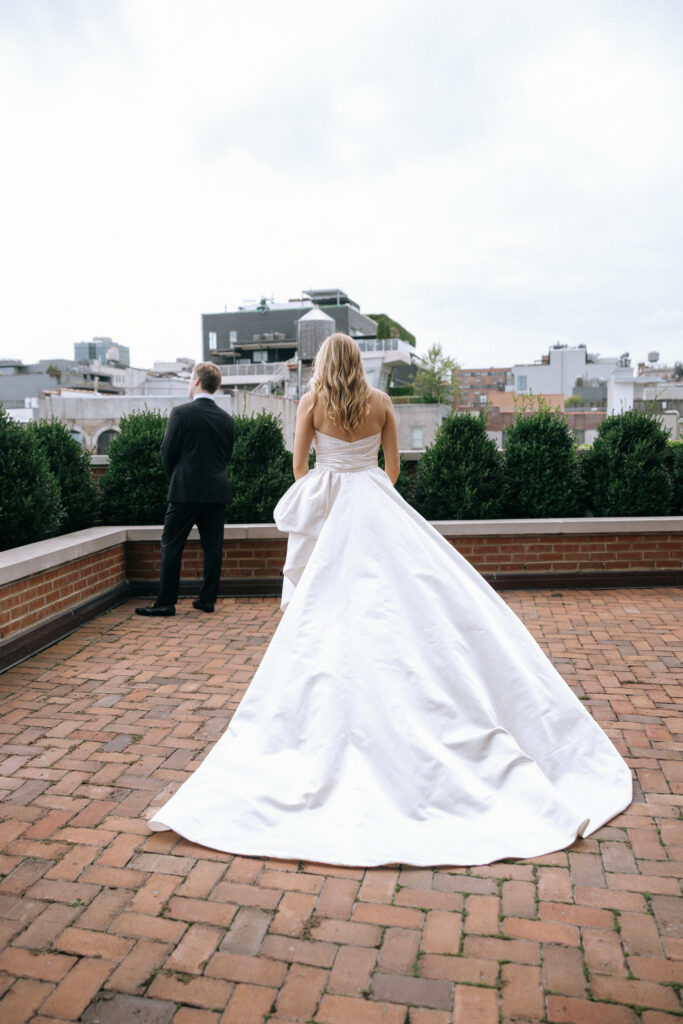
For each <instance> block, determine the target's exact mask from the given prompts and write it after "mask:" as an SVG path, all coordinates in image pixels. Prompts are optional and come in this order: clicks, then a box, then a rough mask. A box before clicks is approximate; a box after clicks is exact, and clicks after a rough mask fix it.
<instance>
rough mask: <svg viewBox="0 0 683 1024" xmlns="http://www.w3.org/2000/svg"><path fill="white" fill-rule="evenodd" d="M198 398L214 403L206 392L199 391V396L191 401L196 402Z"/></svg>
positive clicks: (213, 399) (211, 396) (212, 398)
mask: <svg viewBox="0 0 683 1024" xmlns="http://www.w3.org/2000/svg"><path fill="white" fill-rule="evenodd" d="M198 398H208V399H210V401H212V402H215V398H214V397H213V395H210V394H209V393H208V391H200V392H199V394H197V395H195V396H194V398H193V399H192V401H193V402H196V401H197V399H198Z"/></svg>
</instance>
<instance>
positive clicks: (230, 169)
mask: <svg viewBox="0 0 683 1024" xmlns="http://www.w3.org/2000/svg"><path fill="white" fill-rule="evenodd" d="M682 53H683V0H571V2H568V0H344V2H343V3H325V2H324V0H323V2H321V0H289V2H283V0H248V2H247V0H245V2H235V0H0V95H2V97H3V99H2V104H1V106H0V140H1V141H2V150H3V156H2V159H1V161H0V282H1V288H2V291H1V294H0V356H5V357H10V356H11V357H16V358H22V359H24V360H25V361H30V360H34V359H38V358H48V357H62V358H70V357H72V355H73V343H74V342H75V341H81V340H87V339H89V338H91V337H92V336H93V335H106V336H111V337H112V338H113V339H114V341H115V342H118V343H120V344H124V345H129V346H130V349H131V361H132V363H133V364H134V365H137V366H149V365H151V363H152V362H153V361H154V360H157V359H169V358H175V357H176V356H180V355H188V356H193V357H197V358H198V357H199V356H200V354H201V331H200V318H201V314H202V313H209V312H217V311H221V310H223V309H224V308H225V307H227V308H228V309H234V308H235V307H236V306H237V305H238V304H240V303H242V302H243V301H244V300H246V299H258V298H259V297H260V296H261V295H266V296H272V297H274V298H275V299H276V300H287V299H289V298H291V297H293V296H296V295H299V294H300V293H301V290H302V289H307V288H327V287H339V288H342V289H344V290H345V291H347V292H348V294H349V295H350V296H351V297H352V298H353V299H355V300H356V301H357V302H359V303H360V305H361V308H362V309H363V310H364V311H365V312H386V313H388V314H389V315H390V316H392V317H394V318H395V319H397V320H399V321H400V322H401V323H403V324H404V325H405V326H406V327H407V328H408V329H409V330H411V331H412V332H413V333H414V334H415V335H416V336H417V340H418V350H420V351H425V350H426V349H427V348H428V347H429V345H431V344H432V343H434V342H440V343H441V344H442V346H443V347H444V349H445V350H446V351H447V352H448V353H449V354H450V355H452V356H454V357H455V358H456V359H458V360H459V361H460V362H461V364H462V365H464V366H482V365H484V366H488V365H509V364H511V363H513V362H519V361H531V360H534V359H538V358H540V356H541V354H542V353H544V352H545V351H546V350H547V348H548V346H549V345H550V344H553V343H554V342H555V341H560V342H563V343H568V344H582V343H583V344H586V345H587V346H588V348H589V350H591V351H597V352H600V353H601V354H602V355H610V354H619V353H621V352H623V351H629V352H630V353H631V355H632V356H633V357H634V360H637V359H639V358H644V357H645V356H646V355H647V353H648V351H650V350H652V349H655V350H658V351H659V352H660V354H661V357H662V360H664V361H669V362H673V360H674V359H681V358H683V290H682V284H683V275H682V270H683V259H682V256H683V243H682V239H683V230H682V229H683V200H682V196H683V184H682V183H683V60H682V59H681V54H682Z"/></svg>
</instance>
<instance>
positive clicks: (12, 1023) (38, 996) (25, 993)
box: [0, 978, 54, 1024]
mask: <svg viewBox="0 0 683 1024" xmlns="http://www.w3.org/2000/svg"><path fill="white" fill-rule="evenodd" d="M53 988H54V985H51V984H49V982H46V981H36V980H34V979H28V978H18V979H17V980H16V981H15V982H14V984H13V985H12V987H11V988H10V989H9V991H8V992H6V994H5V995H4V996H3V997H2V999H0V1020H2V1021H3V1022H5V1024H25V1022H26V1021H29V1020H31V1019H32V1017H33V1014H34V1012H35V1011H36V1010H37V1009H38V1007H39V1006H40V1005H41V1004H42V1003H43V1002H44V1001H45V999H46V997H47V996H48V995H49V994H50V992H51V991H52V990H53Z"/></svg>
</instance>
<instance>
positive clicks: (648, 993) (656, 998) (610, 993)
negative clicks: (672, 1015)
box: [591, 974, 681, 1012]
mask: <svg viewBox="0 0 683 1024" xmlns="http://www.w3.org/2000/svg"><path fill="white" fill-rule="evenodd" d="M591 990H592V992H593V995H594V996H595V998H596V999H597V1000H600V999H604V1000H609V1001H610V1002H615V1003H629V1004H631V1005H632V1006H646V1007H648V1008H651V1009H654V1010H673V1011H674V1012H679V1011H680V1010H681V1004H680V1001H679V999H678V997H677V995H676V993H675V992H674V991H673V989H671V988H669V986H667V985H658V984H656V983H655V982H651V981H631V980H629V979H627V978H610V977H607V976H606V975H603V974H597V975H596V976H595V977H594V978H591Z"/></svg>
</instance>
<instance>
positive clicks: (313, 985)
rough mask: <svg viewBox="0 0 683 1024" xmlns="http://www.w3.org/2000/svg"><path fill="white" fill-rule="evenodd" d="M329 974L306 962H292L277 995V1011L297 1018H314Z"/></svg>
mask: <svg viewBox="0 0 683 1024" xmlns="http://www.w3.org/2000/svg"><path fill="white" fill-rule="evenodd" d="M328 977H329V974H328V972H327V971H324V970H321V969H320V968H316V967H306V966H305V964H292V966H291V967H290V968H289V971H288V972H287V978H286V981H285V983H284V985H283V986H282V988H281V989H280V992H279V995H278V997H277V1005H276V1009H277V1013H278V1014H282V1016H283V1017H292V1018H294V1019H295V1020H302V1021H307V1020H312V1018H313V1017H314V1016H315V1009H316V1007H317V1005H318V1003H319V1001H320V998H321V996H322V993H323V990H324V988H325V985H326V983H327V979H328Z"/></svg>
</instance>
